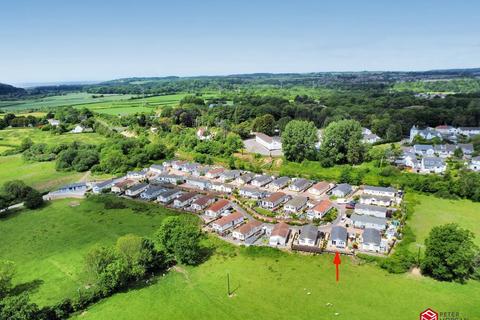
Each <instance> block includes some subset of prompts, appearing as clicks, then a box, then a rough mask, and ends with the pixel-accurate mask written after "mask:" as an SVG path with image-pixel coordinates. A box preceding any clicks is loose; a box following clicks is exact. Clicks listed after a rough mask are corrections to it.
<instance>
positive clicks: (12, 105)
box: [0, 92, 132, 111]
mask: <svg viewBox="0 0 480 320" xmlns="http://www.w3.org/2000/svg"><path fill="white" fill-rule="evenodd" d="M93 96H94V95H93V94H91V93H86V92H76V93H67V94H64V95H58V96H50V97H45V98H37V99H30V100H15V101H0V109H1V110H3V111H21V110H32V109H44V108H45V109H46V108H54V107H63V106H75V105H79V104H82V105H83V104H90V103H97V102H105V101H115V100H124V99H129V98H130V97H132V95H121V94H105V95H103V97H97V98H94V97H93Z"/></svg>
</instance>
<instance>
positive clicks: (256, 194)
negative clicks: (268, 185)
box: [238, 187, 268, 200]
mask: <svg viewBox="0 0 480 320" xmlns="http://www.w3.org/2000/svg"><path fill="white" fill-rule="evenodd" d="M238 194H239V195H240V196H241V197H244V198H250V199H256V200H259V199H262V198H265V197H266V195H267V194H268V193H267V192H266V191H263V190H260V189H257V188H254V187H242V188H240V191H239V192H238Z"/></svg>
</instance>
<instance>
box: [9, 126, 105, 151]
mask: <svg viewBox="0 0 480 320" xmlns="http://www.w3.org/2000/svg"><path fill="white" fill-rule="evenodd" d="M24 138H30V139H32V141H33V142H34V143H46V144H60V143H70V142H74V141H79V142H83V143H89V144H98V143H102V142H105V141H106V140H107V139H106V138H105V137H104V136H102V135H99V134H97V133H76V134H72V133H65V134H62V135H55V134H52V133H51V132H49V131H42V130H40V129H36V128H13V129H4V130H0V147H2V146H3V147H6V148H15V147H18V146H19V145H20V144H21V142H22V140H23V139H24Z"/></svg>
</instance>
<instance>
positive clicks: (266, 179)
mask: <svg viewBox="0 0 480 320" xmlns="http://www.w3.org/2000/svg"><path fill="white" fill-rule="evenodd" d="M272 180H273V178H272V177H271V176H266V175H262V176H256V177H255V178H253V180H252V181H251V182H250V184H251V185H252V186H255V187H257V188H260V187H263V186H265V185H267V184H268V183H270V182H271V181H272Z"/></svg>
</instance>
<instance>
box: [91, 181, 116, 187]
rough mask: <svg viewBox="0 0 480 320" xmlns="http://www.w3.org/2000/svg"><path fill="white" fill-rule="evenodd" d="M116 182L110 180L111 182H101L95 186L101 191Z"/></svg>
mask: <svg viewBox="0 0 480 320" xmlns="http://www.w3.org/2000/svg"><path fill="white" fill-rule="evenodd" d="M114 181H115V180H114V179H109V180H105V181H101V182H98V183H96V184H95V187H97V188H100V189H101V188H105V187H107V186H109V185H111V184H113V183H114Z"/></svg>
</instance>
